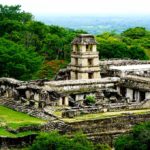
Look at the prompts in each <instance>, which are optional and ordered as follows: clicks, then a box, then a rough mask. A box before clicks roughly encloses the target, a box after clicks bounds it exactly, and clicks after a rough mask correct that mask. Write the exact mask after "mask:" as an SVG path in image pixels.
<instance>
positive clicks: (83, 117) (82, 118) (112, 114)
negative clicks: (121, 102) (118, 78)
mask: <svg viewBox="0 0 150 150" xmlns="http://www.w3.org/2000/svg"><path fill="white" fill-rule="evenodd" d="M145 113H150V109H142V110H126V111H117V112H105V113H96V114H86V115H81V116H77V117H74V118H62V120H63V121H65V122H78V121H85V120H92V119H104V118H111V117H116V116H123V115H127V114H145Z"/></svg>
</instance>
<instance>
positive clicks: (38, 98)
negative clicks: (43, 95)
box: [34, 93, 40, 101]
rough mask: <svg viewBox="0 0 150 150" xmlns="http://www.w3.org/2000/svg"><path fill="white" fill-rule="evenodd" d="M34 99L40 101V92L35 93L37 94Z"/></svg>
mask: <svg viewBox="0 0 150 150" xmlns="http://www.w3.org/2000/svg"><path fill="white" fill-rule="evenodd" d="M34 100H36V101H39V100H40V97H39V94H38V93H35V94H34Z"/></svg>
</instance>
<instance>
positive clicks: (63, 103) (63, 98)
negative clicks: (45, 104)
mask: <svg viewBox="0 0 150 150" xmlns="http://www.w3.org/2000/svg"><path fill="white" fill-rule="evenodd" d="M62 105H65V97H62Z"/></svg>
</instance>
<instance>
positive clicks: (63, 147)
mask: <svg viewBox="0 0 150 150" xmlns="http://www.w3.org/2000/svg"><path fill="white" fill-rule="evenodd" d="M29 149H30V150H41V149H42V150H94V147H93V144H92V143H91V142H90V141H88V140H87V138H86V137H85V136H84V135H83V134H82V135H81V134H77V135H75V137H74V138H72V139H69V138H67V137H66V136H62V135H60V134H59V133H58V132H51V133H41V134H40V135H39V136H38V137H37V139H36V140H35V141H34V143H33V144H32V146H31V147H30V148H29Z"/></svg>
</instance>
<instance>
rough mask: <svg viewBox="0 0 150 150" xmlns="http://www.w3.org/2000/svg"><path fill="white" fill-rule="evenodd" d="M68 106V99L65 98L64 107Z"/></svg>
mask: <svg viewBox="0 0 150 150" xmlns="http://www.w3.org/2000/svg"><path fill="white" fill-rule="evenodd" d="M68 105H69V99H68V96H66V97H65V106H68Z"/></svg>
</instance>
